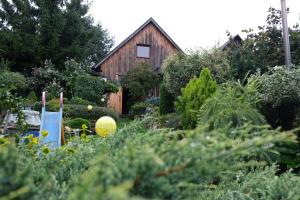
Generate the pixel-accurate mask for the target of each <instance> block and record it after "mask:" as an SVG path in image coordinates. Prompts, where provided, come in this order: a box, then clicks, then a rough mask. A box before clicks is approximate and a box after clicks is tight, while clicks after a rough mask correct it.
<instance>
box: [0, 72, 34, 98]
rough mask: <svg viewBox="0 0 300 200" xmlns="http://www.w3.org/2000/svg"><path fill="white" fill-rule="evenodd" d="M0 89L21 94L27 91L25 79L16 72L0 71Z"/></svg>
mask: <svg viewBox="0 0 300 200" xmlns="http://www.w3.org/2000/svg"><path fill="white" fill-rule="evenodd" d="M0 88H5V89H9V90H11V91H13V92H17V93H18V94H19V95H20V94H23V93H24V92H25V91H26V90H27V89H28V83H27V80H26V78H25V77H24V76H23V75H22V74H20V73H18V72H10V71H6V70H4V71H0Z"/></svg>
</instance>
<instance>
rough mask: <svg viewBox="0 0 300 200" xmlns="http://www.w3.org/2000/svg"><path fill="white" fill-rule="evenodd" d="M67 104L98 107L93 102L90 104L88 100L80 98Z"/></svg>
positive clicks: (74, 98)
mask: <svg viewBox="0 0 300 200" xmlns="http://www.w3.org/2000/svg"><path fill="white" fill-rule="evenodd" d="M66 103H67V104H77V105H96V104H95V103H93V102H90V101H88V100H86V99H82V98H80V97H73V98H72V99H70V100H68V101H67V102H66Z"/></svg>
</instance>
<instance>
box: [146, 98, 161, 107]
mask: <svg viewBox="0 0 300 200" xmlns="http://www.w3.org/2000/svg"><path fill="white" fill-rule="evenodd" d="M146 102H147V103H148V104H150V105H151V106H159V104H160V97H150V98H148V99H146Z"/></svg>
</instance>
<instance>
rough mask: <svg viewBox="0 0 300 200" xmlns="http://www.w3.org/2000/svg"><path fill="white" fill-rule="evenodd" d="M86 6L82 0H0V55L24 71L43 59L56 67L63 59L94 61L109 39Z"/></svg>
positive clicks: (38, 64)
mask: <svg viewBox="0 0 300 200" xmlns="http://www.w3.org/2000/svg"><path fill="white" fill-rule="evenodd" d="M89 8H90V3H88V2H86V1H84V0H69V1H66V0H13V1H10V0H0V59H4V60H8V61H9V64H10V65H11V68H12V70H14V71H21V72H25V73H28V74H29V73H30V72H31V71H32V69H33V68H34V67H37V66H41V65H42V64H43V63H44V61H45V60H51V61H52V63H53V64H54V65H55V68H56V69H58V70H60V71H62V70H63V69H64V62H65V61H66V60H67V59H75V60H76V61H78V62H89V63H92V62H96V61H98V60H99V59H101V58H103V57H104V56H105V54H107V52H108V51H109V50H110V48H111V46H112V45H113V40H112V38H111V37H110V36H109V34H108V32H107V30H105V29H103V28H102V26H101V25H100V24H95V23H94V20H93V18H92V17H91V16H90V15H89V14H88V11H89Z"/></svg>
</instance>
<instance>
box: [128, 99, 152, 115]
mask: <svg viewBox="0 0 300 200" xmlns="http://www.w3.org/2000/svg"><path fill="white" fill-rule="evenodd" d="M149 107H150V104H148V103H147V102H138V103H135V104H134V105H133V106H131V107H130V110H129V116H131V117H135V116H141V115H144V114H146V112H147V108H149Z"/></svg>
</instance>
